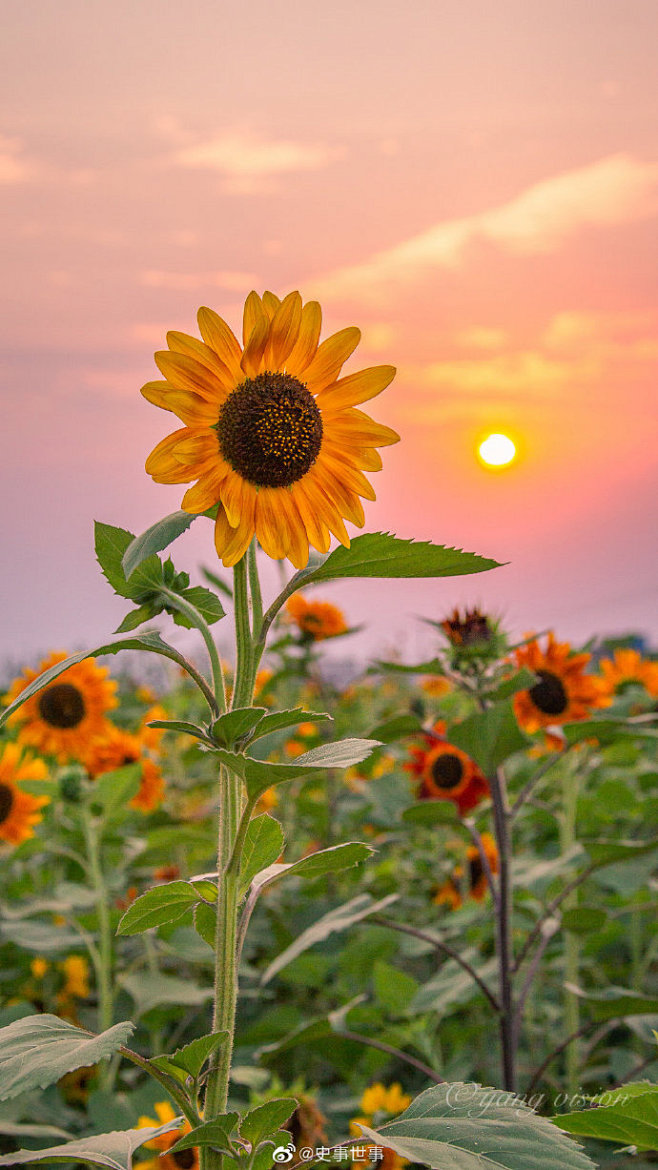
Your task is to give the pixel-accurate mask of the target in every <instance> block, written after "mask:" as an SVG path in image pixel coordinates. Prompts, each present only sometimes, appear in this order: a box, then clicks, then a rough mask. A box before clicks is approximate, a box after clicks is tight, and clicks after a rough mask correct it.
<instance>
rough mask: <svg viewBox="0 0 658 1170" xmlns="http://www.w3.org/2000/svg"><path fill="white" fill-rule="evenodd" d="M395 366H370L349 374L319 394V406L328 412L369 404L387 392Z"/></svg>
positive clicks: (393, 375)
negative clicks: (363, 403)
mask: <svg viewBox="0 0 658 1170" xmlns="http://www.w3.org/2000/svg"><path fill="white" fill-rule="evenodd" d="M396 373H397V371H396V369H395V366H370V367H369V368H368V369H367V370H359V371H358V373H356V374H347V376H346V377H345V378H340V379H339V380H338V381H337V382H333V383H332V384H331V385H330V386H327V387H326V388H325V389H324V390H322V391H321V392H320V393H319V394H318V406H321V407H322V408H323V409H327V410H329V409H330V410H341V409H344V408H345V407H346V406H356V405H357V404H358V403H359V402H367V401H368V399H369V398H375V397H376V396H377V395H378V394H381V392H382V390H385V389H386V387H387V386H389V385H390V383H391V382H392V381H393V379H394V377H395V375H396Z"/></svg>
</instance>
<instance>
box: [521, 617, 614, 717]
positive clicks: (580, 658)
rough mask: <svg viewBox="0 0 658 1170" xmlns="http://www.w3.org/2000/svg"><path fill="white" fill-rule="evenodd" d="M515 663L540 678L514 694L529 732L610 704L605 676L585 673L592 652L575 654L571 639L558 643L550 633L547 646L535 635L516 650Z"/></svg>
mask: <svg viewBox="0 0 658 1170" xmlns="http://www.w3.org/2000/svg"><path fill="white" fill-rule="evenodd" d="M514 656H515V659H516V664H517V666H519V667H523V666H525V667H527V668H528V669H529V670H532V671H534V673H535V674H536V675H537V676H538V678H539V681H538V682H536V683H535V685H534V686H533V687H530V689H529V690H527V691H518V692H517V694H516V695H515V696H514V711H515V713H516V718H517V720H518V722H519V724H520V725H521V727H523V728H524V729H525V731H529V732H530V733H532V732H534V731H539V730H540V729H541V728H542V727H550V726H551V725H554V724H561V723H572V722H574V721H577V720H579V719H587V718H589V716H590V714H591V712H592V711H593V710H594V709H595V708H597V707H607V706H609V704H610V695H609V688H608V686H607V685H606V684H605V683H604V682H603V680H602V679H599V678H595V677H594V675H592V674H585V667H586V666H587V663H588V662H589V660H590V657H591V655H589V654H574V653H572V651H571V646H570V645H569V643H568V642H556V640H555V637H554V635H553V633H552V632H551V633H549V635H548V638H547V642H546V649H545V650H542V649H541V647H540V645H539V642H538V641H537V640H536V639H535V638H533V639H532V641H530V642H528V643H527V644H526V645H525V646H521V647H519V649H518V650H516V651H515V654H514Z"/></svg>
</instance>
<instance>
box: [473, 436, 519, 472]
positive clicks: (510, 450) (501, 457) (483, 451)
mask: <svg viewBox="0 0 658 1170" xmlns="http://www.w3.org/2000/svg"><path fill="white" fill-rule="evenodd" d="M478 456H479V458H480V461H481V462H482V463H484V464H485V466H486V467H507V466H508V465H509V464H510V463H512V462H513V461H514V460H515V459H516V446H515V445H514V443H513V442H512V440H511V439H510V438H509V436H508V435H500V434H493V435H487V437H486V439H484V440H483V441H482V442H481V443H480V446H479V447H478Z"/></svg>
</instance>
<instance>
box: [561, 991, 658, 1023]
mask: <svg viewBox="0 0 658 1170" xmlns="http://www.w3.org/2000/svg"><path fill="white" fill-rule="evenodd" d="M564 986H565V987H566V988H567V990H568V991H571V992H573V994H574V995H577V996H578V998H579V999H584V1000H586V1001H587V1003H588V1005H589V1008H590V1012H591V1014H592V1017H593V1018H594V1019H595V1020H614V1019H616V1018H617V1016H619V1017H620V1018H623V1017H624V1016H646V1015H653V1014H654V1013H655V1012H658V999H657V998H655V997H653V998H652V997H651V996H649V995H642V993H641V992H639V991H633V990H632V989H631V988H627V987H606V988H604V990H603V991H586V990H585V989H584V988H583V987H577V986H576V984H575V983H565V985H564Z"/></svg>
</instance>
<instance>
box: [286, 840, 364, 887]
mask: <svg viewBox="0 0 658 1170" xmlns="http://www.w3.org/2000/svg"><path fill="white" fill-rule="evenodd" d="M374 852H375V850H374V849H373V847H372V845H363V844H362V843H361V842H360V841H346V842H345V843H344V844H342V845H331V846H330V847H329V848H328V849H318V850H317V852H315V853H309V855H308V857H301V858H300V859H299V861H293V862H291V863H290V864H289V865H286V866H285V870H286V873H285V876H286V877H303V878H316V877H322V876H323V875H324V874H327V873H339V872H340V871H341V870H343V869H351V867H352V866H353V865H360V864H361V862H362V861H365V860H366V858H367V857H370V856H371V854H372V853H374ZM281 876H282V877H283V876H284V875H283V874H282V875H281Z"/></svg>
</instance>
